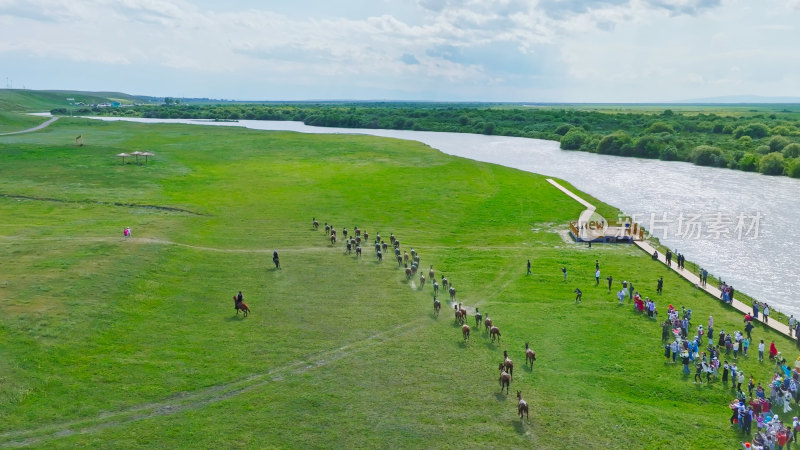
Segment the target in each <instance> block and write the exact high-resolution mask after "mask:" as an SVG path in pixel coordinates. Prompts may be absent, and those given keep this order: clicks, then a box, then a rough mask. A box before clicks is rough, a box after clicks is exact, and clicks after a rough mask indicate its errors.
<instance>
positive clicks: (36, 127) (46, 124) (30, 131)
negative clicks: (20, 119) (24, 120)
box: [0, 117, 58, 136]
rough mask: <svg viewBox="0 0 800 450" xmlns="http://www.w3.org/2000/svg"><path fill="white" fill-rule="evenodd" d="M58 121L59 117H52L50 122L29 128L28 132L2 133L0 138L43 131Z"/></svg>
mask: <svg viewBox="0 0 800 450" xmlns="http://www.w3.org/2000/svg"><path fill="white" fill-rule="evenodd" d="M56 120H58V117H51V118H50V120H48V121H46V122H42V123H40V124H39V125H36V126H35V127H33V128H28V129H27V130H20V131H12V132H11V133H0V136H11V135H12V134H22V133H32V132H34V131H39V130H41V129H42V128H44V127H46V126H48V125H50V124H51V123H53V122H55V121H56Z"/></svg>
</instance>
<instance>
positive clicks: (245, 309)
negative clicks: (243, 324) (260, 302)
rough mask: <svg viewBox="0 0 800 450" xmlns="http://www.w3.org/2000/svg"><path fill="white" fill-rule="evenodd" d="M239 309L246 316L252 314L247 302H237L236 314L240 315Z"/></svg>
mask: <svg viewBox="0 0 800 450" xmlns="http://www.w3.org/2000/svg"><path fill="white" fill-rule="evenodd" d="M239 311H241V312H243V313H244V316H245V317H247V315H248V314H250V307H249V306H247V303H245V302H236V315H237V316H238V315H239Z"/></svg>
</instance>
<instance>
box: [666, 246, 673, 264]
mask: <svg viewBox="0 0 800 450" xmlns="http://www.w3.org/2000/svg"><path fill="white" fill-rule="evenodd" d="M666 259H667V266H668V267H672V252H671V251H669V250H667V254H666Z"/></svg>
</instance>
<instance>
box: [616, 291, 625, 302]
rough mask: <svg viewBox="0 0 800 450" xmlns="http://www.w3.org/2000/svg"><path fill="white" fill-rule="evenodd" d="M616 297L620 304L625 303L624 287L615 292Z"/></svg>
mask: <svg viewBox="0 0 800 450" xmlns="http://www.w3.org/2000/svg"><path fill="white" fill-rule="evenodd" d="M617 298H618V299H619V304H620V305H622V304H623V303H625V289H620V290H619V292H617Z"/></svg>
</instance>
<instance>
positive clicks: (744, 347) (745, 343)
mask: <svg viewBox="0 0 800 450" xmlns="http://www.w3.org/2000/svg"><path fill="white" fill-rule="evenodd" d="M748 348H750V339H748V338H744V339H742V352H743V353H744V356H747V349H748Z"/></svg>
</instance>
